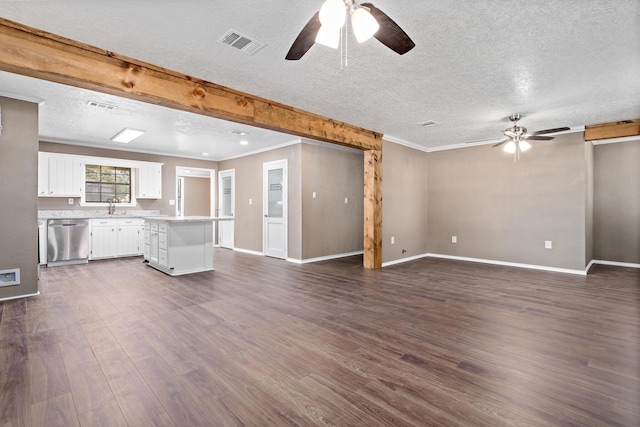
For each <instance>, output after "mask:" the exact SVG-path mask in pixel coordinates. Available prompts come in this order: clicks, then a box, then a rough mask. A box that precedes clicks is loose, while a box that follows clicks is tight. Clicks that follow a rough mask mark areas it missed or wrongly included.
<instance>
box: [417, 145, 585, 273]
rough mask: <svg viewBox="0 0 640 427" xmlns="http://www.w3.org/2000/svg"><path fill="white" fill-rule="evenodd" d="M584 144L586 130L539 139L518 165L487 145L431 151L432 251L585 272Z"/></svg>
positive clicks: (501, 152)
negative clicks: (548, 244)
mask: <svg viewBox="0 0 640 427" xmlns="http://www.w3.org/2000/svg"><path fill="white" fill-rule="evenodd" d="M585 145H586V144H585V143H584V141H583V139H582V135H581V134H568V135H560V136H558V137H556V139H555V140H553V141H536V142H535V144H534V146H533V148H532V149H531V150H530V151H528V152H526V153H523V154H522V157H521V159H520V160H519V161H518V162H514V160H513V156H512V155H508V154H506V153H504V152H503V151H501V150H500V149H492V148H490V147H489V146H479V147H470V148H465V149H457V150H447V151H440V152H432V153H429V156H428V168H427V170H428V220H427V221H428V230H429V252H431V253H436V254H446V255H454V256H463V257H472V258H483V259H490V260H500V261H508V262H516V263H525V264H534V265H544V266H550V267H558V268H567V269H576V270H583V269H584V268H585V265H586V262H585V261H586V258H587V254H586V252H587V249H586V248H587V241H586V236H585V234H586V233H585V230H586V229H587V222H588V220H587V209H588V208H587V205H588V201H587V193H588V188H587V187H588V185H589V179H588V167H587V161H588V154H587V153H586V152H585V150H587V148H585ZM452 235H455V236H457V237H458V243H457V244H453V243H451V236H452ZM545 240H551V241H552V242H553V249H551V250H548V249H545V248H544V241H545Z"/></svg>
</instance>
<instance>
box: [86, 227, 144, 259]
mask: <svg viewBox="0 0 640 427" xmlns="http://www.w3.org/2000/svg"><path fill="white" fill-rule="evenodd" d="M141 226H142V220H141V219H140V218H104V219H102V218H94V219H92V220H91V253H90V256H89V259H92V260H94V259H103V258H116V257H125V256H137V255H140V254H141V253H142V248H141V247H140V229H141Z"/></svg>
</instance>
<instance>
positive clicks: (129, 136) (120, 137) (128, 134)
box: [111, 128, 145, 144]
mask: <svg viewBox="0 0 640 427" xmlns="http://www.w3.org/2000/svg"><path fill="white" fill-rule="evenodd" d="M144 132H145V131H143V130H137V129H129V128H124V129H122V130H121V131H120V132H118V133H117V134H115V135H114V136H113V137H112V138H111V140H112V141H113V142H122V143H123V144H128V143H130V142H131V141H133V140H134V139H136V138H137V137H139V136H140V135H142V134H143V133H144Z"/></svg>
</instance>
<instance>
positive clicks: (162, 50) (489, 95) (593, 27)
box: [0, 0, 640, 158]
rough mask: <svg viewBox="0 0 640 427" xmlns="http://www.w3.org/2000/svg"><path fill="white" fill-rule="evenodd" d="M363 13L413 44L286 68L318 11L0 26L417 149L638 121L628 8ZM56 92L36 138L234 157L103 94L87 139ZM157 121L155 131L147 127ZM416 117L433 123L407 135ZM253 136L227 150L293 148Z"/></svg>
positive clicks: (299, 8)
mask: <svg viewBox="0 0 640 427" xmlns="http://www.w3.org/2000/svg"><path fill="white" fill-rule="evenodd" d="M373 3H374V4H375V5H376V6H377V7H378V8H380V9H382V10H383V11H384V12H386V13H387V14H388V15H389V16H390V17H392V18H393V19H394V20H395V21H396V22H397V23H398V24H399V25H400V26H402V27H403V28H404V29H405V31H406V32H407V33H408V34H409V36H411V38H412V39H413V40H414V41H415V43H416V48H414V49H413V50H412V51H410V52H409V53H407V54H406V55H404V56H398V55H397V54H395V53H394V52H392V51H391V50H389V49H387V48H386V47H384V46H383V45H382V44H380V43H379V42H377V41H376V40H370V41H368V42H366V43H364V44H357V43H356V42H355V39H354V38H353V36H352V35H350V36H349V39H348V51H347V58H348V66H346V67H344V66H342V64H341V56H340V51H336V50H331V49H328V48H325V47H323V46H318V45H316V46H314V47H312V48H311V50H310V51H309V52H308V53H307V54H306V55H305V56H304V57H303V58H302V60H300V61H293V62H292V61H285V60H284V56H285V54H286V52H287V51H288V49H289V46H290V45H291V43H292V42H293V40H294V39H295V37H296V35H297V34H298V32H299V31H300V30H301V28H302V27H303V26H304V24H305V23H306V22H307V21H308V20H309V18H310V17H311V16H312V15H313V14H314V13H315V12H316V11H317V10H318V9H319V8H320V6H321V4H322V0H304V1H302V0H286V1H285V0H272V1H248V0H236V1H207V0H193V1H184V0H183V1H162V0H160V1H159V0H148V1H147V0H137V1H131V0H130V1H91V0H90V1H87V0H84V1H0V16H2V17H4V18H6V19H10V20H14V21H17V22H20V23H23V24H26V25H30V26H33V27H36V28H39V29H42V30H45V31H49V32H52V33H55V34H59V35H62V36H65V37H69V38H72V39H75V40H79V41H81V42H85V43H88V44H91V45H94V46H97V47H100V48H104V49H108V50H110V51H114V52H118V53H120V54H123V55H126V56H129V57H133V58H137V59H140V60H143V61H146V62H149V63H152V64H156V65H159V66H162V67H165V68H169V69H172V70H176V71H179V72H182V73H185V74H189V75H192V76H194V77H198V78H202V79H205V80H209V81H211V82H214V83H218V84H221V85H224V86H228V87H231V88H234V89H237V90H240V91H243V92H248V93H251V94H253V95H256V96H260V97H264V98H269V99H273V100H275V101H278V102H281V103H284V104H288V105H292V106H295V107H297V108H301V109H304V110H307V111H311V112H314V113H318V114H321V115H323V116H328V117H331V118H334V119H337V120H341V121H345V122H348V123H351V124H353V125H356V126H361V127H364V128H367V129H371V130H374V131H376V132H380V133H383V134H385V136H386V137H387V138H389V139H391V140H396V141H403V142H406V143H408V144H412V145H415V146H419V147H421V148H424V149H437V148H440V147H444V146H456V145H459V144H464V143H466V142H469V141H478V140H487V139H492V138H498V137H500V136H501V134H500V130H501V129H504V128H505V127H507V126H508V125H509V123H508V121H507V120H506V118H507V117H508V116H509V115H510V114H512V113H521V114H523V116H524V119H523V120H522V121H521V124H522V125H524V126H526V127H527V128H529V129H530V130H538V129H546V128H553V127H561V126H569V127H572V128H576V127H580V126H584V125H588V124H595V123H603V122H610V121H617V120H625V119H632V118H638V117H640V1H639V0H611V1H602V0H589V1H584V0H557V1H550V0H544V1H542V0H525V1H515V0H511V1H509V0H493V1H490V0H489V1H487V0H485V1H477V0H474V1H465V0H459V1H456V2H451V1H449V0H439V1H435V0H423V1H413V0H412V1H409V0H406V1H405V0H396V1H392V0H376V1H374V2H373ZM229 29H234V30H236V31H239V32H241V33H243V34H245V35H247V36H250V37H253V38H255V39H257V40H259V41H261V42H263V43H265V44H266V46H265V47H264V48H263V49H261V50H259V51H258V52H257V53H256V54H254V55H252V56H249V55H245V54H243V53H242V52H239V51H237V50H235V49H233V48H230V47H228V46H223V45H221V44H219V43H217V41H218V40H219V39H220V38H221V37H222V36H223V34H225V33H226V32H227V31H228V30H229ZM9 77H11V76H7V75H0V91H2V92H5V93H7V92H8V93H15V91H16V90H14V92H12V91H11V88H12V86H11V85H12V84H13V83H12V82H10V81H9ZM29 86H30V87H32V86H33V85H29ZM43 86H49V85H43ZM42 90H43V91H46V90H45V89H42ZM69 91H70V92H73V91H71V90H70V89H69ZM54 92H58V93H59V92H60V91H59V90H57V89H56V90H54V89H51V92H50V93H48V94H47V93H42V94H40V95H38V94H34V93H30V94H29V95H30V96H32V97H33V96H39V97H40V98H43V99H46V102H45V103H44V105H43V107H42V110H41V114H42V116H43V118H42V120H41V135H42V136H43V138H45V137H49V138H51V139H56V140H71V141H76V142H83V141H95V142H96V143H97V141H101V143H102V144H104V143H105V138H106V139H107V140H108V138H109V137H111V136H112V135H113V134H114V133H115V132H117V131H118V130H119V129H116V131H115V132H112V129H109V131H108V132H107V131H106V130H105V129H104V126H103V125H106V124H107V123H108V124H112V125H114V126H115V124H117V125H118V126H115V127H120V128H121V127H123V126H124V125H126V126H132V127H135V128H143V129H147V128H148V129H157V130H158V131H159V132H158V135H150V134H149V135H147V134H145V136H144V137H143V138H147V141H142V140H141V142H140V143H142V142H145V143H146V144H148V145H149V148H152V146H162V147H165V148H163V150H165V151H166V149H168V148H166V147H173V148H174V149H175V150H177V151H176V152H177V153H182V151H181V150H185V151H187V152H189V153H190V154H189V157H193V156H197V153H200V152H202V151H213V149H212V148H211V147H212V145H213V146H216V147H217V146H218V145H221V146H223V145H224V144H222V143H223V142H225V141H226V142H227V143H228V144H227V145H228V147H227V148H228V150H226V149H225V150H223V149H222V148H221V150H222V151H220V153H216V154H215V156H214V157H215V158H225V157H228V156H231V155H236V154H237V151H236V150H238V149H239V148H238V145H237V139H238V138H237V137H236V136H235V135H232V136H233V138H235V140H234V139H233V138H231V139H229V138H228V135H229V131H230V130H231V129H234V128H238V125H228V124H221V123H216V121H213V119H208V118H206V119H205V118H199V117H194V116H193V115H190V114H187V113H177V112H161V110H160V109H158V110H157V111H156V110H155V108H157V107H154V108H153V109H152V110H153V111H149V110H147V109H146V108H147V107H146V106H141V105H140V104H138V103H134V102H132V101H130V100H117V99H116V100H113V99H110V98H111V97H107V96H106V95H93V94H92V95H91V99H94V98H96V97H99V98H100V99H97V100H102V101H103V102H114V103H117V104H122V110H121V109H118V110H116V111H117V112H116V113H113V114H114V117H110V118H109V119H108V120H103V121H102V122H100V121H97V123H101V125H100V126H95V129H92V125H91V123H92V122H91V115H92V114H93V115H94V116H95V115H96V114H97V113H91V112H88V111H87V110H88V109H87V108H86V107H85V106H82V108H81V107H80V106H78V103H80V100H82V99H84V98H86V96H85V97H82V96H80V94H71V95H69V98H70V99H75V100H76V101H77V102H76V103H75V104H74V103H72V102H69V101H68V100H66V99H64V97H63V100H62V101H61V102H59V101H57V100H56V99H55V97H57V96H60V95H54ZM149 108H150V107H149ZM48 109H51V111H49V110H48ZM101 113H103V112H101ZM156 114H157V115H158V117H159V119H158V120H159V122H158V121H156V123H152V122H149V123H147V121H151V120H152V119H153V118H154V117H155V115H156ZM70 119H71V120H70ZM425 120H434V121H436V122H438V123H439V125H438V126H435V127H430V128H423V127H420V126H418V125H417V123H419V122H423V121H425ZM79 123H80V124H84V123H87V125H85V126H77V124H79ZM225 126H226V127H225ZM212 130H216V131H215V132H212ZM91 131H95V134H94V133H92V134H91V135H87V134H85V133H86V132H90V133H91ZM252 135H253V137H255V139H252V140H251V148H248V147H242V148H240V149H241V150H246V151H247V152H249V151H252V150H255V149H259V147H265V146H267V145H269V144H281V143H283V142H286V141H290V140H292V139H294V138H293V137H290V136H287V135H271V134H270V133H269V132H266V131H259V130H252V133H251V134H250V135H249V136H248V137H251V136H252ZM199 137H200V138H199ZM162 138H164V140H163V139H162ZM225 138H226V139H225ZM260 144H262V145H260ZM185 147H186V148H185ZM207 147H209V148H207ZM136 149H138V148H136ZM140 149H144V147H142V148H140ZM191 153H192V154H191Z"/></svg>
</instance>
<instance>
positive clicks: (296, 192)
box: [219, 144, 302, 259]
mask: <svg viewBox="0 0 640 427" xmlns="http://www.w3.org/2000/svg"><path fill="white" fill-rule="evenodd" d="M301 151H302V150H301V144H294V145H289V146H287V147H283V148H278V149H275V150H271V151H265V152H263V153H258V154H254V155H251V156H245V157H240V158H237V159H231V160H225V161H221V162H220V163H219V170H220V171H224V170H228V169H235V180H236V182H235V186H236V194H235V195H236V206H235V221H234V225H235V232H234V239H235V242H234V246H235V247H236V248H239V249H245V250H249V251H255V252H262V223H263V216H262V164H263V163H264V162H271V161H275V160H282V159H287V161H288V166H287V167H288V178H289V179H288V186H289V187H288V188H289V191H288V203H289V212H288V214H289V216H288V230H287V233H288V248H287V249H288V256H289V257H290V258H296V259H300V258H301V254H302V247H301V242H302V226H301V224H302V222H301V201H300V186H301V181H302V179H301V175H300V171H301V164H300V161H301V159H300V158H301ZM249 199H251V200H252V201H253V203H252V204H251V205H250V204H249Z"/></svg>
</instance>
